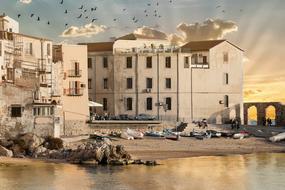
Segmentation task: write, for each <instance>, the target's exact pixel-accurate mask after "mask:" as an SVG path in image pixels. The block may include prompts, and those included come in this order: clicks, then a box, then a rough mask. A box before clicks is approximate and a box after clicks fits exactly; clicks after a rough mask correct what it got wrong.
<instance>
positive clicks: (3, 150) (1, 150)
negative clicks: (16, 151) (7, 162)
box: [0, 145, 13, 158]
mask: <svg viewBox="0 0 285 190" xmlns="http://www.w3.org/2000/svg"><path fill="white" fill-rule="evenodd" d="M0 156H5V157H10V158H11V157H13V152H12V151H11V150H8V149H7V148H5V147H3V146H1V145H0Z"/></svg>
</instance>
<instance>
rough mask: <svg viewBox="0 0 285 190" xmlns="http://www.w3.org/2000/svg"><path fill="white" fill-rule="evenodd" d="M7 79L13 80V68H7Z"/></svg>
mask: <svg viewBox="0 0 285 190" xmlns="http://www.w3.org/2000/svg"><path fill="white" fill-rule="evenodd" d="M7 80H8V81H14V69H13V68H7Z"/></svg>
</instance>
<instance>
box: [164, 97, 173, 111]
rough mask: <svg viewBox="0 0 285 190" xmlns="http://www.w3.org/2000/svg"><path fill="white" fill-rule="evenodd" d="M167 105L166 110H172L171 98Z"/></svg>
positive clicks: (166, 102)
mask: <svg viewBox="0 0 285 190" xmlns="http://www.w3.org/2000/svg"><path fill="white" fill-rule="evenodd" d="M165 104H166V108H167V110H171V107H172V106H171V98H169V97H168V98H166V99H165Z"/></svg>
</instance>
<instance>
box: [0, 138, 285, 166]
mask: <svg viewBox="0 0 285 190" xmlns="http://www.w3.org/2000/svg"><path fill="white" fill-rule="evenodd" d="M77 143H78V142H76V143H75V144H77ZM75 144H73V143H72V144H71V146H74V145H75ZM113 144H114V145H123V146H124V147H125V150H126V151H127V152H128V153H129V154H131V156H132V159H141V160H145V161H146V160H156V161H162V160H167V159H175V158H177V159H179V158H191V157H204V156H206V157H207V156H230V155H246V154H259V153H285V143H284V142H281V143H270V142H268V141H266V140H265V139H262V138H256V137H250V138H246V139H242V140H234V139H226V138H217V139H206V140H202V141H201V140H196V139H193V138H188V137H184V138H181V140H180V141H171V140H166V139H157V138H152V137H146V138H144V139H142V140H134V141H129V140H124V139H119V138H118V139H115V141H113ZM33 161H42V162H47V163H60V164H61V163H62V164H72V163H70V162H68V161H66V160H55V159H44V158H28V157H26V158H7V157H0V163H3V162H4V163H27V164H28V163H32V162H33ZM91 163H92V162H91ZM87 164H88V162H87Z"/></svg>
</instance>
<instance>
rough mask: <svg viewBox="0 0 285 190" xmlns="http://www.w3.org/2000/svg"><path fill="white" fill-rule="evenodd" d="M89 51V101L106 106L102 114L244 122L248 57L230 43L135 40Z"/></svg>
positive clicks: (121, 40) (90, 46) (132, 37)
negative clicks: (173, 43)
mask: <svg viewBox="0 0 285 190" xmlns="http://www.w3.org/2000/svg"><path fill="white" fill-rule="evenodd" d="M87 45H88V88H89V98H90V99H91V100H92V101H96V102H99V103H102V104H103V108H96V112H97V113H99V114H103V113H104V112H108V113H110V114H111V115H119V114H128V115H138V114H141V113H146V114H150V115H155V116H157V117H159V118H160V119H164V120H180V121H188V122H191V121H193V120H198V119H202V118H207V119H208V121H209V122H211V123H222V122H226V121H228V120H229V119H230V118H234V117H241V119H243V113H242V112H243V92H242V89H243V62H242V61H243V51H242V50H241V49H240V48H238V47H237V46H235V45H233V44H231V43H230V42H228V41H226V40H215V41H199V42H190V43H187V44H185V45H184V46H181V47H174V46H171V45H170V44H169V42H168V41H167V40H161V39H153V38H144V37H142V36H140V35H135V34H130V35H127V36H124V37H122V38H119V39H117V40H116V41H115V42H105V43H88V44H87ZM93 111H95V110H93Z"/></svg>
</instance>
